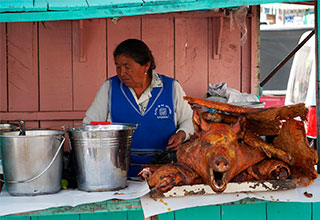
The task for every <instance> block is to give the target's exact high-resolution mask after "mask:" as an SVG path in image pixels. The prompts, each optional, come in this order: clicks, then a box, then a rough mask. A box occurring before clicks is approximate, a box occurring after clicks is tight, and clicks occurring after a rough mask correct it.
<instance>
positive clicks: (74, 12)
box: [0, 0, 299, 22]
mask: <svg viewBox="0 0 320 220" xmlns="http://www.w3.org/2000/svg"><path fill="white" fill-rule="evenodd" d="M96 1H98V0H91V1H89V2H88V5H86V4H85V2H84V1H80V2H82V4H81V5H79V4H78V3H79V2H78V3H77V4H72V5H70V4H69V3H68V1H59V2H60V5H59V6H56V5H52V6H50V2H51V3H52V4H53V1H50V2H49V3H48V5H47V8H46V9H44V7H43V4H41V7H39V8H37V5H38V4H33V7H32V5H28V6H27V7H26V6H24V5H23V4H22V3H21V5H19V3H17V2H18V1H10V2H14V3H15V5H14V10H12V7H11V6H10V5H9V4H10V3H8V4H1V6H0V12H2V13H0V22H26V21H50V20H74V19H92V18H107V17H110V18H114V17H123V16H135V15H146V14H160V13H171V12H181V11H198V10H208V9H215V8H229V7H239V6H244V5H246V6H250V5H260V4H266V3H276V2H299V0H283V1H279V0H242V1H239V0H229V1H225V0H215V1H212V0H189V1H182V0H180V1H178V0H176V1H149V2H145V3H143V1H141V0H130V1H129V0H126V1H115V2H117V3H112V2H110V1H105V3H103V2H102V3H101V1H100V4H95V2H96ZM22 2H23V1H22ZM36 2H38V0H37V1H36V0H35V3H36ZM73 2H75V1H73Z"/></svg>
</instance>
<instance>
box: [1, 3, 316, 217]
mask: <svg viewBox="0 0 320 220" xmlns="http://www.w3.org/2000/svg"><path fill="white" fill-rule="evenodd" d="M272 2H279V1H271V0H268V1H258V0H248V1H223V0H217V1H211V0H185V1H166V0H164V1H138V0H132V1H121V2H120V1H119V2H116V3H115V2H112V1H98V0H90V1H89V0H86V1H49V0H48V1H43V0H35V1H6V2H1V3H0V22H1V23H0V54H1V56H0V120H1V121H6V122H16V121H19V120H25V121H26V126H27V127H30V128H38V127H42V128H59V127H61V126H62V125H69V124H75V123H78V122H80V121H81V119H82V118H83V116H84V113H85V110H86V109H87V108H88V105H89V104H90V103H91V101H92V99H93V97H94V94H95V92H96V90H97V89H98V87H99V86H100V84H101V83H102V82H103V81H104V80H105V79H106V78H107V77H110V76H112V74H113V73H114V64H113V60H112V56H108V54H112V50H113V48H114V46H115V45H116V44H117V43H118V42H119V41H120V39H126V38H128V37H136V38H141V39H145V40H146V41H147V42H148V41H150V43H149V42H148V43H149V44H150V47H151V48H156V49H155V51H156V53H155V54H156V57H159V59H158V60H159V61H158V63H159V64H160V65H159V68H160V72H164V73H168V75H171V76H173V77H175V78H176V79H178V80H179V81H181V83H182V85H183V87H184V88H185V90H186V92H187V94H188V95H191V96H195V97H202V96H203V94H204V93H205V92H206V91H207V86H208V85H207V84H208V81H209V82H210V83H211V82H215V83H219V82H220V81H222V80H226V81H227V82H228V84H229V85H230V87H233V88H236V89H238V90H240V91H241V92H248V93H252V94H258V92H259V86H258V81H259V79H258V69H259V65H258V64H257V63H258V61H257V60H258V58H257V57H258V52H257V51H258V46H257V41H258V31H257V30H258V22H257V21H258V19H257V18H258V7H257V6H256V5H259V4H263V3H272ZM285 2H297V1H294V0H292V1H285ZM315 4H318V2H317V1H315ZM241 6H250V10H249V12H248V16H247V15H246V18H245V20H241V16H240V17H236V16H235V15H236V11H237V8H238V7H241ZM318 8H319V7H317V10H316V17H317V19H316V20H318V15H319V13H318ZM218 9H222V10H218ZM230 14H231V15H232V16H230ZM148 16H149V17H148ZM106 18H108V19H106ZM232 23H233V25H232ZM244 24H245V25H244ZM237 25H239V26H237ZM243 27H245V28H244V29H243ZM315 29H316V30H318V23H316V27H315ZM229 30H230V31H231V30H232V31H235V32H233V34H231V35H230V34H229V33H230V32H229ZM244 30H245V31H244ZM316 33H317V32H316ZM243 36H246V43H245V42H243V43H242V44H241V45H240V42H241V40H244V39H243V38H242V37H243ZM316 36H317V39H318V35H316ZM155 38H156V40H155ZM151 39H153V40H151ZM316 42H318V40H317V41H316ZM163 46H165V47H164V48H166V50H162V48H163ZM317 55H318V51H317ZM201 57H202V58H204V59H205V60H206V63H205V65H203V60H202V59H201ZM209 58H210V59H209ZM235 61H236V62H235ZM318 63H319V61H318V60H317V64H318ZM106 72H107V74H106ZM226 72H231V73H233V74H225V73H226ZM318 75H319V73H318V71H317V76H318ZM93 76H94V77H93ZM317 78H319V76H318V77H317ZM318 81H319V80H317V82H318ZM194 85H197V86H194ZM317 88H319V86H318V84H317ZM317 94H318V93H317ZM317 97H318V96H317ZM318 115H320V114H319V109H318ZM318 141H319V140H318ZM65 148H68V146H65ZM316 183H317V182H315V183H314V184H313V185H312V187H313V188H311V189H309V188H308V190H305V189H302V191H294V193H295V194H298V195H300V197H299V196H298V197H297V198H292V197H289V196H292V195H286V194H285V193H284V194H285V195H280V194H276V195H272V194H268V198H267V196H266V195H267V193H266V194H265V195H264V193H262V194H261V195H259V194H255V195H254V196H253V195H248V194H231V197H232V198H226V197H227V196H225V195H222V196H221V195H219V196H220V197H219V198H218V197H216V198H215V199H214V201H212V199H211V200H210V199H209V200H210V201H206V200H205V199H203V197H201V196H198V198H190V197H189V198H187V197H186V198H182V199H181V198H180V201H177V200H171V202H170V201H169V200H168V201H167V200H166V199H165V198H163V199H151V200H149V201H148V200H144V202H143V199H140V197H145V196H148V194H147V192H146V191H143V190H140V192H142V194H141V195H136V196H133V197H136V198H131V199H130V197H126V195H125V194H126V193H125V192H119V193H117V192H116V193H112V195H111V198H113V199H116V200H111V199H108V200H106V199H103V198H102V199H101V198H99V199H98V201H96V200H90V199H89V196H88V195H85V196H84V195H83V196H82V197H84V201H82V202H80V203H76V202H75V203H71V202H70V203H71V204H69V203H65V205H61V203H58V202H57V203H55V204H56V205H54V206H51V208H38V210H33V211H20V212H19V213H12V214H9V215H3V216H1V217H0V218H1V219H11V218H30V219H31V218H41V219H44V218H67V219H71V218H72V219H83V218H88V219H91V218H95V219H97V218H110V219H116V218H121V219H143V218H144V216H145V217H146V216H152V217H151V218H152V219H159V218H160V219H188V218H201V219H209V218H210V219H215V218H217V219H317V218H319V215H320V213H319V211H318V210H319V207H318V206H319V203H318V202H317V199H319V197H318V196H317V195H318V194H317V186H318V185H317V184H316ZM310 190H311V191H310ZM138 191H139V190H138ZM305 192H307V195H308V193H310V192H312V194H313V197H312V199H310V198H308V197H307V196H305V195H304V193H305ZM63 193H66V194H65V195H63V196H62V200H69V198H70V200H73V199H72V196H71V195H69V194H68V193H72V192H68V191H65V192H63ZM98 194H99V195H97V197H98V196H100V197H101V196H102V197H104V198H109V197H107V196H110V195H104V194H102V193H98ZM0 198H1V197H0ZM12 199H13V200H12V201H11V202H12V203H11V204H9V205H10V206H11V207H13V208H15V206H16V205H17V204H19V206H21V207H22V208H25V207H28V206H29V205H30V204H32V203H33V202H34V201H36V200H37V197H34V198H33V197H32V198H31V199H30V200H28V201H24V202H21V200H20V202H19V198H18V197H17V198H16V197H15V198H12ZM47 200H50V198H48V199H47ZM91 201H92V202H91ZM150 201H151V202H152V201H153V202H154V204H151V208H150ZM172 201H173V202H172ZM60 202H61V201H60ZM67 202H69V201H67ZM148 202H149V203H148ZM39 203H43V204H44V203H45V201H41V202H39ZM148 204H149V207H148ZM177 204H178V205H177ZM157 206H158V208H156V207H157ZM2 207H5V206H2ZM38 207H40V206H38ZM159 207H160V208H159ZM143 208H144V210H143ZM0 209H1V207H0ZM147 209H148V210H156V209H157V212H156V213H155V215H150V213H152V212H149V215H146V212H144V211H146V210H147ZM22 210H23V209H22ZM4 211H5V210H4ZM144 213H145V215H144ZM157 213H161V214H158V215H156V214H157Z"/></svg>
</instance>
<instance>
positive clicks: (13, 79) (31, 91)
mask: <svg viewBox="0 0 320 220" xmlns="http://www.w3.org/2000/svg"><path fill="white" fill-rule="evenodd" d="M7 25H8V27H7V30H8V35H7V36H8V87H9V88H8V96H9V101H8V104H9V111H37V110H38V108H39V106H38V103H39V100H38V37H37V33H38V28H37V23H36V22H21V23H8V24H7Z"/></svg>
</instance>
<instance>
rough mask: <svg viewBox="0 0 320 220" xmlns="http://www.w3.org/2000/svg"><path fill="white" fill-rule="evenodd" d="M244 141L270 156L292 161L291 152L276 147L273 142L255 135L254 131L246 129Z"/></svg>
mask: <svg viewBox="0 0 320 220" xmlns="http://www.w3.org/2000/svg"><path fill="white" fill-rule="evenodd" d="M243 141H244V142H245V143H246V144H248V145H250V146H251V147H256V148H257V149H259V150H261V151H262V152H264V153H265V154H266V156H267V157H269V158H275V159H279V160H282V161H284V162H286V163H291V161H292V157H291V155H290V154H289V153H287V152H286V151H284V150H281V149H279V148H275V147H274V146H273V145H272V144H269V143H267V142H265V141H264V140H263V139H262V138H261V137H259V136H258V135H255V134H254V133H253V132H252V131H250V130H246V132H245V135H244V138H243Z"/></svg>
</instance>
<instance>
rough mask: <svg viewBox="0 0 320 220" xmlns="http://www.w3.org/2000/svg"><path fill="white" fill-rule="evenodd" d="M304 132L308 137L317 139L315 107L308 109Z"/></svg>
mask: <svg viewBox="0 0 320 220" xmlns="http://www.w3.org/2000/svg"><path fill="white" fill-rule="evenodd" d="M306 132H307V136H308V137H312V138H316V137H317V109H316V107H315V106H312V107H309V112H308V115H307V120H306Z"/></svg>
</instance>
